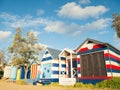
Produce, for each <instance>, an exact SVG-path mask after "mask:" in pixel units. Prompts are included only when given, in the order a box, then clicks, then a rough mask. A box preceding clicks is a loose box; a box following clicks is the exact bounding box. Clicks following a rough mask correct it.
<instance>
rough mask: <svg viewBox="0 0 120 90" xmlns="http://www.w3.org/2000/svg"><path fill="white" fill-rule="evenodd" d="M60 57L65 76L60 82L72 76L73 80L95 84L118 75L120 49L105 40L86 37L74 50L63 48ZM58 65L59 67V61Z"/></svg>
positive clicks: (119, 74)
mask: <svg viewBox="0 0 120 90" xmlns="http://www.w3.org/2000/svg"><path fill="white" fill-rule="evenodd" d="M61 59H64V60H65V64H66V69H65V75H66V77H64V78H63V79H61V80H63V81H61V83H62V82H63V83H64V82H66V81H67V80H68V79H69V78H74V79H76V80H74V81H75V82H83V83H93V84H96V83H97V82H100V81H102V80H105V79H109V78H112V77H119V76H120V51H119V50H118V49H116V48H115V47H113V46H112V45H110V44H108V43H105V42H100V41H97V40H93V39H90V38H88V39H86V40H85V41H84V42H83V43H82V44H81V45H80V46H79V47H78V48H77V49H76V50H67V49H64V50H63V51H62V52H61V54H60V60H61ZM59 66H60V68H61V66H62V65H61V63H60V65H59ZM60 71H61V70H60ZM59 74H60V78H61V77H62V75H61V73H59ZM65 80H66V81H65ZM67 82H68V81H67ZM68 84H69V83H68Z"/></svg>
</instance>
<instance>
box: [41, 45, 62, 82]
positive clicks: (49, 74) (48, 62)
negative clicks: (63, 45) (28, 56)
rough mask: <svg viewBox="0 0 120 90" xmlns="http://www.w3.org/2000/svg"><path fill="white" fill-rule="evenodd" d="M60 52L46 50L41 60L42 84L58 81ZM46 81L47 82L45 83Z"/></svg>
mask: <svg viewBox="0 0 120 90" xmlns="http://www.w3.org/2000/svg"><path fill="white" fill-rule="evenodd" d="M60 52H61V51H60V50H57V49H53V48H48V47H47V48H46V49H45V50H44V53H43V55H42V59H41V68H42V69H41V70H42V71H41V80H42V81H43V83H50V82H58V81H59V54H60ZM45 81H47V82H45Z"/></svg>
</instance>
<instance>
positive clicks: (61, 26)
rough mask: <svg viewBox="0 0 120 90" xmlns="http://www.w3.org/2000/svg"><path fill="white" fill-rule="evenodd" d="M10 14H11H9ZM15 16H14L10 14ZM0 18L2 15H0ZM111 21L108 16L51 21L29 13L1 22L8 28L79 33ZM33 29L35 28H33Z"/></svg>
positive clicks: (99, 27)
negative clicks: (91, 19) (87, 19)
mask: <svg viewBox="0 0 120 90" xmlns="http://www.w3.org/2000/svg"><path fill="white" fill-rule="evenodd" d="M10 16H12V15H10ZM12 17H16V16H14V15H13V16H12ZM0 18H2V17H0ZM110 21H111V19H110V18H106V19H97V20H96V21H93V22H88V23H86V24H82V25H80V24H78V23H75V22H72V23H70V22H69V23H66V22H63V21H55V20H54V21H53V20H50V19H46V18H34V17H32V16H30V15H25V16H24V17H20V16H18V17H17V18H16V20H15V21H14V20H13V21H6V20H4V21H3V22H2V24H4V26H5V27H8V28H9V27H10V28H17V27H22V28H27V27H28V28H30V27H32V28H33V29H35V28H36V27H41V26H42V27H43V30H45V31H47V32H55V33H60V34H71V35H76V34H81V33H82V32H86V31H92V30H102V29H104V28H106V27H107V26H108V25H109V22H110ZM34 31H35V30H34ZM34 33H35V35H36V36H37V35H39V34H40V32H37V31H35V32H34Z"/></svg>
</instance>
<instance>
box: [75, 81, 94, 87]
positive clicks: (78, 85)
mask: <svg viewBox="0 0 120 90" xmlns="http://www.w3.org/2000/svg"><path fill="white" fill-rule="evenodd" d="M74 87H80V88H94V85H93V84H83V83H82V82H81V83H76V84H75V85H74Z"/></svg>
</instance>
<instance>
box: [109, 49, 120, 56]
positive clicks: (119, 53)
mask: <svg viewBox="0 0 120 90" xmlns="http://www.w3.org/2000/svg"><path fill="white" fill-rule="evenodd" d="M109 49H110V50H111V51H113V52H114V53H117V54H118V55H120V52H119V51H117V50H114V49H113V48H109Z"/></svg>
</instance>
